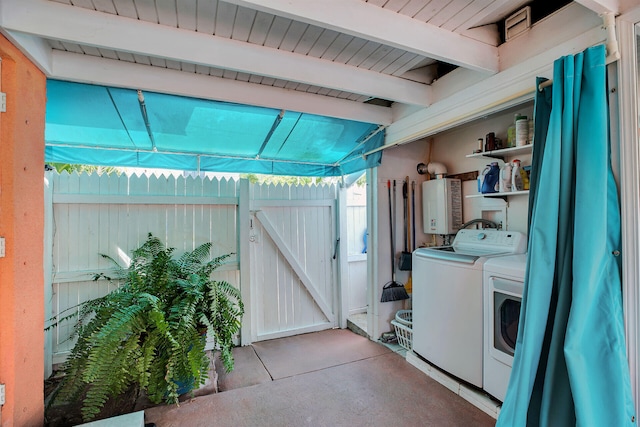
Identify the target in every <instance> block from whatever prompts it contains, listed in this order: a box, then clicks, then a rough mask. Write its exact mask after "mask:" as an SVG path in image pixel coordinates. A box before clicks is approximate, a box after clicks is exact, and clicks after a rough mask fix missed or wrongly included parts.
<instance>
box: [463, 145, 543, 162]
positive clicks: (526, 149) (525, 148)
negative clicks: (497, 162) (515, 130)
mask: <svg viewBox="0 0 640 427" xmlns="http://www.w3.org/2000/svg"><path fill="white" fill-rule="evenodd" d="M531 150H533V144H527V145H522V146H520V147H511V148H502V149H500V150H493V151H483V152H482V153H473V154H467V156H466V157H467V158H471V157H490V158H494V159H504V158H505V157H512V156H514V155H516V154H528V153H531Z"/></svg>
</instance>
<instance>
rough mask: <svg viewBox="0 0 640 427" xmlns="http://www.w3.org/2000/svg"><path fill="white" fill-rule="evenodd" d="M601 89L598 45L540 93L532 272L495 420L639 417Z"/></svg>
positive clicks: (601, 421) (594, 422)
mask: <svg viewBox="0 0 640 427" xmlns="http://www.w3.org/2000/svg"><path fill="white" fill-rule="evenodd" d="M606 88H607V86H606V64H605V48H604V46H596V47H593V48H590V49H587V50H586V51H584V52H582V53H580V54H577V55H573V56H567V57H563V58H561V59H559V60H557V61H556V62H555V63H554V73H553V89H552V94H551V102H550V103H549V102H548V101H549V93H548V92H542V93H540V94H538V97H537V99H536V107H535V109H536V111H535V120H536V136H535V143H534V154H533V156H534V159H533V160H534V161H533V165H532V175H533V177H532V182H531V186H532V191H531V194H530V229H529V251H528V256H527V272H526V277H525V287H524V294H523V298H522V309H521V313H520V325H519V329H518V339H517V343H516V351H515V355H514V363H513V369H512V373H511V378H510V381H509V387H508V389H507V395H506V397H505V401H504V404H503V406H502V410H501V412H500V416H499V418H498V423H497V425H498V426H503V427H507V426H508V427H517V426H549V427H563V426H576V425H577V426H598V427H600V426H631V425H636V423H635V412H634V407H633V398H632V393H631V384H630V378H629V367H628V363H627V358H626V347H625V339H624V324H623V313H622V290H621V279H620V270H621V266H620V256H619V254H620V253H619V250H620V241H621V228H620V207H619V202H618V192H617V187H616V183H615V181H614V178H613V174H612V171H611V163H610V146H609V113H608V105H607V92H606ZM549 90H551V89H549ZM549 108H550V110H549ZM546 123H548V125H547V124H546ZM545 127H547V130H546V131H545V129H544V128H545Z"/></svg>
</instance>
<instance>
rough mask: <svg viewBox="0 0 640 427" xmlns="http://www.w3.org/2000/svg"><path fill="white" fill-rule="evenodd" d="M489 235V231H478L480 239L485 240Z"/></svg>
mask: <svg viewBox="0 0 640 427" xmlns="http://www.w3.org/2000/svg"><path fill="white" fill-rule="evenodd" d="M486 237H487V233H478V237H477V238H478V240H484V239H485V238H486Z"/></svg>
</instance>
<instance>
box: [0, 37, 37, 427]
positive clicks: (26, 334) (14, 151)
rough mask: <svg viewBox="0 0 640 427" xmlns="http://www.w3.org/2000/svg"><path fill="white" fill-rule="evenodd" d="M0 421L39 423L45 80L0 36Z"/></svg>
mask: <svg viewBox="0 0 640 427" xmlns="http://www.w3.org/2000/svg"><path fill="white" fill-rule="evenodd" d="M0 58H2V62H1V63H0V66H1V69H2V71H1V75H0V91H2V92H4V93H6V94H7V111H6V112H5V113H0V236H2V237H4V238H5V242H6V256H5V257H4V258H0V383H3V384H5V385H6V402H5V405H4V406H2V408H1V409H0V410H1V413H0V417H1V418H0V426H2V427H9V426H11V427H13V426H16V427H22V426H38V425H42V424H43V420H44V397H43V394H44V386H43V379H44V378H43V375H44V333H43V325H44V273H43V236H44V203H43V197H44V185H43V181H44V120H45V117H44V116H45V101H46V78H45V76H44V74H43V73H42V72H41V71H40V70H39V69H38V68H36V67H35V66H34V65H33V64H32V63H31V62H30V61H29V60H28V59H27V58H26V57H25V56H24V55H22V53H20V51H19V50H18V49H16V47H15V46H13V44H11V42H9V41H8V40H7V39H6V38H5V37H3V36H1V35H0Z"/></svg>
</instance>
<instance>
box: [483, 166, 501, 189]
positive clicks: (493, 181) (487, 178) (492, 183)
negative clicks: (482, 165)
mask: <svg viewBox="0 0 640 427" xmlns="http://www.w3.org/2000/svg"><path fill="white" fill-rule="evenodd" d="M499 179H500V168H499V167H498V162H491V167H490V169H489V171H488V172H487V173H486V174H484V179H483V181H482V193H483V194H486V193H496V192H497V191H498V189H497V186H498V180H499Z"/></svg>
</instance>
